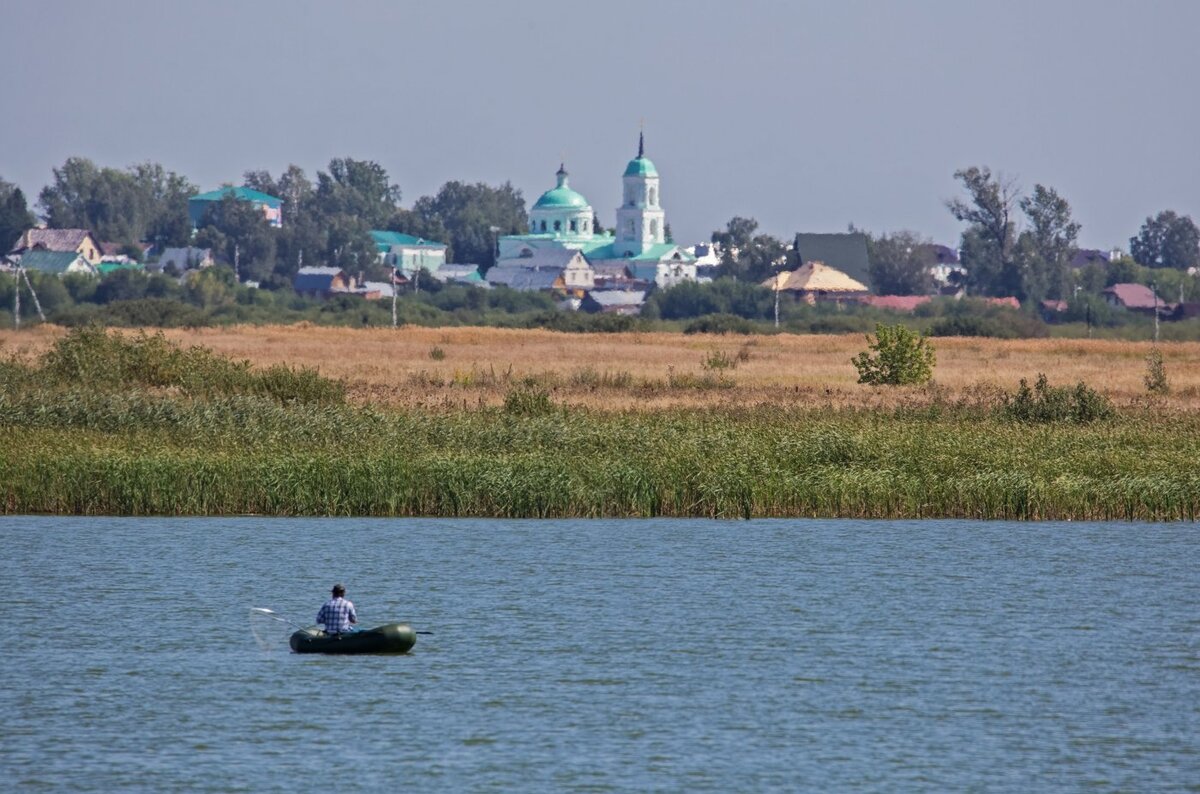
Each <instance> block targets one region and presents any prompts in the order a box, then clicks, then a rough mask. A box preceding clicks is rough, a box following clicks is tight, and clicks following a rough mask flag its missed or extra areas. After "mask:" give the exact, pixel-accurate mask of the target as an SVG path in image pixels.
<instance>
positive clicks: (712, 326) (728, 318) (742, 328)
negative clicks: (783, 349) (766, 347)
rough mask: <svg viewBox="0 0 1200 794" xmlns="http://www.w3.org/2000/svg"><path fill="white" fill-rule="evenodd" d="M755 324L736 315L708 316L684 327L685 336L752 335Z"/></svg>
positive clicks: (698, 318)
mask: <svg viewBox="0 0 1200 794" xmlns="http://www.w3.org/2000/svg"><path fill="white" fill-rule="evenodd" d="M754 330H755V329H754V324H753V323H751V322H750V321H749V320H746V319H744V318H742V317H738V316H737V315H734V314H706V315H704V316H702V317H697V318H696V319H695V320H692V321H691V322H690V323H688V324H687V325H685V326H684V327H683V332H684V333H685V334H752V333H754Z"/></svg>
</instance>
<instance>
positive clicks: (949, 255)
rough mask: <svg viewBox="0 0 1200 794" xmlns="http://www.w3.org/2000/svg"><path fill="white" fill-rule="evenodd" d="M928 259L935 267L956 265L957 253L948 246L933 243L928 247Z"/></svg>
mask: <svg viewBox="0 0 1200 794" xmlns="http://www.w3.org/2000/svg"><path fill="white" fill-rule="evenodd" d="M929 257H930V259H932V260H933V263H934V264H936V265H957V264H958V263H959V262H958V251H956V250H954V249H953V248H951V247H950V246H948V245H942V244H941V243H934V244H932V245H930V246H929Z"/></svg>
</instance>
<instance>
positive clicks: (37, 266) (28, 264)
mask: <svg viewBox="0 0 1200 794" xmlns="http://www.w3.org/2000/svg"><path fill="white" fill-rule="evenodd" d="M19 267H22V268H24V269H25V270H37V271H39V272H42V273H53V274H54V275H56V276H65V275H67V274H69V273H86V274H87V275H89V276H96V275H99V271H98V270H97V267H98V266H97V265H94V264H92V263H91V262H89V261H88V259H87V257H86V256H84V255H83V254H81V253H78V252H77V251H47V250H46V249H44V248H32V249H28V250H26V251H25V253H23V254H21V259H20V262H19Z"/></svg>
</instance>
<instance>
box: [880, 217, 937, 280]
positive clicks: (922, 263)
mask: <svg viewBox="0 0 1200 794" xmlns="http://www.w3.org/2000/svg"><path fill="white" fill-rule="evenodd" d="M931 251H932V241H930V240H928V239H926V238H923V237H921V236H920V235H918V234H917V233H916V232H911V231H901V232H896V233H894V234H890V235H889V234H884V235H881V236H879V237H874V236H872V235H869V234H868V235H867V254H868V257H869V260H870V269H869V271H868V273H869V275H870V279H871V288H872V289H874V290H875V292H876V293H878V294H880V295H928V294H929V293H930V292H932V291H933V286H934V285H933V274H932V273H931V272H930V265H931V264H932V260H931Z"/></svg>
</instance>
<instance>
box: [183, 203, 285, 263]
mask: <svg viewBox="0 0 1200 794" xmlns="http://www.w3.org/2000/svg"><path fill="white" fill-rule="evenodd" d="M195 243H196V245H197V246H198V247H200V248H211V249H212V250H213V254H214V255H215V256H216V257H217V258H218V259H220V260H221V261H222V262H225V263H227V264H229V265H231V266H232V267H233V268H234V272H235V273H236V274H237V276H238V280H239V281H246V280H251V281H261V280H262V279H265V278H266V277H267V276H269V275H270V274H271V271H272V269H273V268H274V266H275V233H274V229H272V228H271V225H270V224H269V223H268V222H267V219H266V218H264V217H263V214H262V212H261V211H260V210H259V209H257V208H256V207H255V206H254V205H253V204H251V203H250V202H249V201H243V200H241V199H239V198H237V197H236V196H234V195H233V194H232V193H230V194H227V195H226V196H224V197H222V199H221V200H220V201H215V202H212V203H211V205H210V206H209V207H208V209H207V210H206V211H205V213H204V218H203V219H202V220H201V222H200V227H199V231H198V232H197V234H196V241H195Z"/></svg>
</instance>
